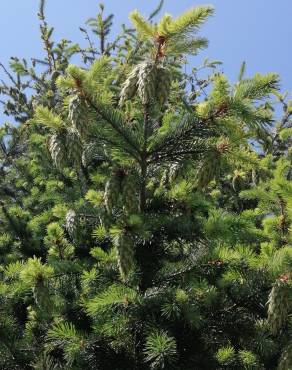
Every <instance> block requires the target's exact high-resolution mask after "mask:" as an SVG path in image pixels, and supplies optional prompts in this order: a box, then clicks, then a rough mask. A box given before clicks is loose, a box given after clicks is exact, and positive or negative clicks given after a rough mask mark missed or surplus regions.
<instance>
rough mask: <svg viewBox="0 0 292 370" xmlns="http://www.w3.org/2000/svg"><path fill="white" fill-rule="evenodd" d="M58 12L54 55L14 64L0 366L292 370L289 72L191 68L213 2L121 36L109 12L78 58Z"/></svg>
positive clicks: (0, 185)
mask: <svg viewBox="0 0 292 370" xmlns="http://www.w3.org/2000/svg"><path fill="white" fill-rule="evenodd" d="M44 5H45V4H44V1H42V2H41V6H40V11H39V20H40V32H41V38H42V40H43V43H44V50H45V57H44V59H43V60H40V59H32V63H30V62H28V61H26V60H20V59H18V58H12V59H11V63H10V67H11V72H10V71H9V70H8V69H6V68H5V67H4V66H3V65H1V67H2V69H3V71H4V72H5V73H6V76H7V80H8V82H5V83H4V82H3V83H2V85H1V86H0V92H1V94H2V96H3V98H2V104H3V107H4V112H5V114H6V115H8V116H9V117H10V119H11V120H12V123H11V124H8V123H7V124H4V125H2V126H1V141H0V144H1V145H0V151H1V157H0V171H1V178H0V192H1V201H0V219H1V224H0V230H1V235H0V259H1V280H0V299H1V306H0V310H1V315H0V368H1V369H7V370H8V369H9V370H12V369H22V370H23V369H51V370H52V369H101V370H104V369H112V370H123V369H124V370H130V369H133V370H134V369H139V370H143V369H184V370H188V369H189V370H194V369H198V370H201V369H202V370H203V369H208V370H211V369H286V370H289V369H290V370H291V369H292V344H291V343H292V317H291V313H292V304H291V303H292V300H291V291H292V289H291V284H292V273H291V271H292V249H291V243H292V228H291V222H292V183H291V178H292V167H291V159H292V152H291V141H292V140H291V134H292V119H291V117H292V102H290V101H289V98H288V97H287V95H285V94H284V95H283V94H281V93H280V92H279V78H278V76H277V75H276V74H273V73H271V74H267V75H261V74H257V75H255V76H253V77H249V78H246V77H245V64H243V65H242V67H241V70H240V73H239V78H238V81H237V82H236V83H235V84H232V83H230V82H229V81H228V79H227V77H226V76H225V75H224V74H223V73H222V72H221V71H220V64H221V63H219V62H217V61H209V60H205V61H204V62H203V64H202V65H201V66H197V67H194V68H192V69H191V70H190V71H189V72H186V71H187V70H188V69H189V66H190V63H189V64H187V63H188V62H187V61H188V59H186V58H188V56H189V55H194V54H197V53H198V51H199V50H200V49H202V48H204V47H206V46H207V40H206V39H204V38H202V37H199V36H198V35H197V32H198V29H199V28H200V26H201V25H202V24H203V23H204V22H205V20H206V19H207V18H208V17H209V16H210V15H212V14H213V8H211V7H208V6H201V7H196V8H193V9H190V10H189V11H187V12H185V13H184V14H182V15H180V16H178V17H177V18H173V17H172V16H170V15H169V14H166V15H164V16H163V17H162V18H161V19H160V20H159V21H157V22H154V19H155V17H156V16H157V13H158V12H159V11H160V8H161V5H162V2H161V3H160V4H159V6H158V8H157V9H156V10H155V11H154V12H153V13H152V14H151V15H150V17H149V19H145V18H144V17H142V15H141V14H140V13H139V12H137V11H134V12H132V13H131V14H130V19H131V21H132V24H133V27H134V28H133V29H132V28H127V27H125V26H123V27H122V31H121V34H120V35H118V36H117V37H116V38H115V39H113V38H112V36H110V29H111V24H112V18H113V16H112V15H110V16H105V15H104V7H103V5H101V6H100V12H99V14H98V15H97V17H96V18H94V19H90V20H89V21H88V22H87V23H88V27H89V29H88V28H80V30H81V32H82V33H83V34H84V35H85V39H86V40H87V41H88V43H89V44H88V45H89V46H88V47H81V46H80V45H77V44H72V43H70V42H69V41H67V40H61V41H60V42H59V43H57V44H56V43H55V42H54V41H52V33H53V29H52V28H50V27H49V26H48V24H47V22H46V18H45V13H44ZM91 30H92V31H93V33H94V35H95V37H97V39H98V40H99V46H95V44H94V42H93V41H92V40H91V36H90V32H91ZM72 56H74V57H75V59H76V58H77V57H78V56H79V59H80V66H79V67H77V66H76V65H72V64H70V59H71V57H72ZM190 60H193V59H190ZM186 66H187V68H186ZM279 106H280V107H282V108H283V114H282V117H281V118H280V119H279V109H278V107H279Z"/></svg>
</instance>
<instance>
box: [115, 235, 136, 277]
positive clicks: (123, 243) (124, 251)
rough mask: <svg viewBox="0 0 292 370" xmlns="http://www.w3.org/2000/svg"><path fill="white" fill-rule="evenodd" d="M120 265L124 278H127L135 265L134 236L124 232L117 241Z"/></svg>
mask: <svg viewBox="0 0 292 370" xmlns="http://www.w3.org/2000/svg"><path fill="white" fill-rule="evenodd" d="M116 249H117V257H118V265H119V270H120V273H121V277H122V279H123V280H126V279H127V277H128V276H129V273H130V272H131V271H132V270H133V268H134V265H135V260H134V246H133V240H132V238H131V237H130V236H129V235H128V234H126V233H122V234H121V235H119V237H118V239H117V242H116Z"/></svg>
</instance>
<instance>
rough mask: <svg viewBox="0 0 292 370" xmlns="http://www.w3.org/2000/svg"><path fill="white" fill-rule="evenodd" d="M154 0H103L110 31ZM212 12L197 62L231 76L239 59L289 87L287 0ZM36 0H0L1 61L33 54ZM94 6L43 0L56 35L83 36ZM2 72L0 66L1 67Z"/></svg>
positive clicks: (218, 3) (177, 3)
mask: <svg viewBox="0 0 292 370" xmlns="http://www.w3.org/2000/svg"><path fill="white" fill-rule="evenodd" d="M157 2H158V0H140V1H134V0H104V3H105V6H106V9H107V11H108V12H112V13H114V14H115V27H114V31H116V32H117V31H118V29H119V25H120V24H121V23H125V22H128V17H127V16H128V13H129V11H131V10H133V9H135V8H138V9H139V10H140V11H141V12H142V13H143V14H145V15H147V14H149V12H150V11H151V10H152V9H153V8H154V7H155V6H156V4H157ZM206 3H207V4H212V5H214V6H215V9H216V13H215V15H214V17H213V18H211V19H210V20H209V21H208V22H207V24H206V25H205V26H204V27H203V28H202V30H201V35H203V36H206V37H207V38H208V39H209V41H210V46H209V48H208V50H207V51H206V52H204V53H203V54H200V55H199V56H197V57H196V58H195V60H194V63H195V64H200V61H201V60H202V58H203V57H204V56H208V57H209V58H210V59H216V60H218V59H219V60H221V61H222V62H223V70H224V72H225V73H226V74H227V75H228V76H229V78H230V79H231V80H235V79H236V77H237V75H238V71H239V67H240V64H241V62H242V61H244V60H245V61H246V62H247V73H248V74H249V75H251V74H253V73H255V72H262V73H266V72H270V71H271V72H278V73H279V74H280V75H281V79H282V89H283V90H289V91H291V90H292V70H291V69H292V63H291V56H292V52H291V46H290V43H291V40H292V27H291V25H290V23H291V14H292V1H291V0H281V1H276V0H213V1H210V2H209V1H208V2H206ZM198 4H204V2H203V1H200V2H197V1H194V0H165V5H164V7H163V12H169V13H171V14H173V15H174V16H175V15H178V14H179V13H181V12H183V11H184V10H186V9H188V8H189V7H191V6H194V5H198ZM37 10H38V0H0V19H1V22H0V61H1V62H2V63H4V64H8V59H9V57H10V56H18V57H27V58H29V57H32V56H34V57H38V56H40V55H41V52H42V51H41V42H40V40H39V30H38V19H37V17H36V13H37ZM97 10H98V1H96V0H47V16H48V21H49V23H50V24H52V25H54V26H55V37H56V39H60V38H68V39H71V40H72V41H74V42H75V41H76V42H83V41H82V34H81V33H80V31H79V28H78V27H79V26H81V25H83V24H84V22H85V20H86V19H87V18H89V17H92V16H94V15H95V14H96V13H97ZM0 73H1V72H0Z"/></svg>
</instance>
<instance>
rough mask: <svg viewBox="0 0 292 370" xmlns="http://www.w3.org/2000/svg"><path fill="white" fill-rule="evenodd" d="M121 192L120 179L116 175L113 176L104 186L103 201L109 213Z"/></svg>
mask: <svg viewBox="0 0 292 370" xmlns="http://www.w3.org/2000/svg"><path fill="white" fill-rule="evenodd" d="M120 192H121V181H120V179H119V177H118V176H113V177H112V178H111V179H110V180H108V182H107V183H106V186H105V192H104V203H105V207H106V210H107V211H108V213H109V214H111V213H112V210H113V207H114V206H115V205H116V204H117V202H118V199H119V195H120Z"/></svg>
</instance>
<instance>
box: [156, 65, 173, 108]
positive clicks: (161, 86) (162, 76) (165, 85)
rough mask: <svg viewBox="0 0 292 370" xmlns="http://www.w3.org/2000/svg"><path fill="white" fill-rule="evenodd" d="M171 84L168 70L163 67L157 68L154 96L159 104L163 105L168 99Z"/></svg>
mask: <svg viewBox="0 0 292 370" xmlns="http://www.w3.org/2000/svg"><path fill="white" fill-rule="evenodd" d="M170 86H171V75H170V71H169V70H168V69H166V68H164V67H159V68H158V69H157V89H156V98H157V101H158V102H159V105H160V106H163V105H164V104H165V103H166V102H167V99H168V96H169V93H170Z"/></svg>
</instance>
